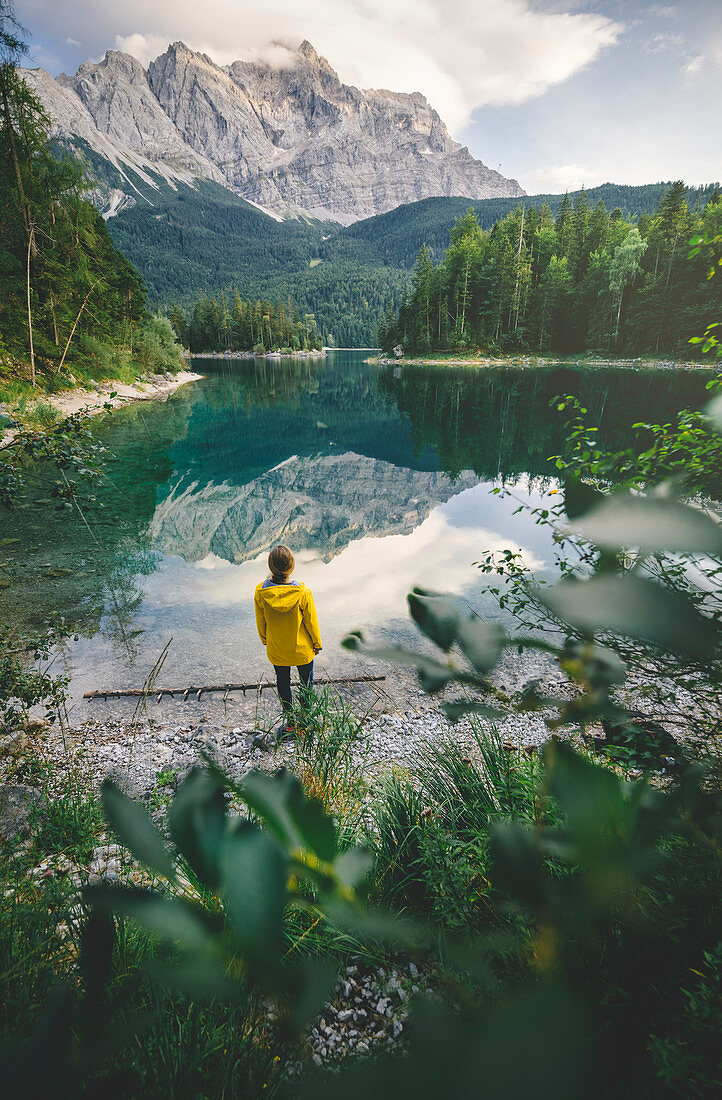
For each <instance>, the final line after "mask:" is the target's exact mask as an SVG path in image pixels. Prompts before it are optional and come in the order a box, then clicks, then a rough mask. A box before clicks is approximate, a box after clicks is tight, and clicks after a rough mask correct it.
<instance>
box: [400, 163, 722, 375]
mask: <svg viewBox="0 0 722 1100" xmlns="http://www.w3.org/2000/svg"><path fill="white" fill-rule="evenodd" d="M686 200H687V191H686V188H685V186H684V184H682V183H679V182H678V183H675V184H672V185H671V186H670V187H669V188H668V189H667V190H665V191H664V193H663V194H662V195H661V196H660V198H659V205H658V207H657V209H656V211H655V212H654V213H653V214H651V213H645V214H643V215H642V216H641V217H640V218H639V220H638V222H637V223H636V224H634V223H633V222H631V221H627V220H625V219H624V218H623V217H622V216H619V217H615V216H613V215H612V216H610V215H609V213H608V211H607V208H606V206H605V205H604V202H603V201H602V199H601V198H600V199H599V201H598V203H597V205H596V206H595V207H590V204H589V201H588V198H587V195H586V193H585V192H584V191H582V192H580V193H579V194H578V195H577V196H576V197H575V200H574V203H573V204H572V202H571V199H569V198H568V197H565V200H564V201H563V202H562V203H561V205H560V206H559V207H558V210H557V216H556V221H555V220H554V218H553V216H552V212H551V209H550V207H549V206H548V205H547V204H545V205H543V206H542V207H537V206H532V207H531V208H530V209H527V208H526V204H524V205H521V206H517V208H516V209H515V210H513V211H510V212H509V213H508V214H506V216H505V217H503V218H502V219H501V220H499V221H498V222H497V223H496V224H494V225H493V226H492V227H491V228H490V230H489V231H488V232H484V230H483V229H482V227H481V225H480V224H479V222H478V221H477V219H476V216H475V212H474V211H475V208H471V209H470V210H469V212H468V214H467V215H465V216H464V217H460V218H459V219H458V220H457V224H456V227H455V228H454V229H453V230H452V232H451V244H450V245H449V248H448V249H447V251H446V253H445V255H444V256H443V257H442V258H441V261H440V262H439V263H438V265H437V266H436V267H434V266H433V265H432V264H431V261H430V258H429V252H428V251H427V250H426V246H425V245H424V247H423V249H422V251H421V252H420V253H419V258H418V261H417V267H416V273H415V277H414V282H413V285H412V287H411V291H410V293H409V295H408V296H407V297H406V299H405V300H404V302H403V303H402V306H401V308H400V310H399V312H398V316H390V317H389V318H387V320H385V321H384V323H383V324H382V326H381V328H380V330H379V339H380V340H381V343H382V345H383V347H384V348H385V349H386V350H390V349H391V347H392V346H393V345H395V344H396V343H401V344H402V345H403V347H404V348H406V349H408V350H409V351H410V352H424V351H428V350H430V349H449V348H453V349H456V350H458V351H464V350H468V349H470V350H473V349H477V350H481V351H484V352H487V353H489V352H491V353H493V352H495V351H498V350H521V351H540V352H544V351H552V352H558V353H559V352H561V353H571V352H583V351H595V352H599V351H605V352H608V353H614V354H633V355H640V354H642V353H647V354H666V355H675V356H681V355H684V354H687V353H688V345H689V343H690V338H691V337H693V336H694V334H695V332H696V331H698V330H699V329H700V327H701V325H702V323H703V319H704V318H705V317H708V316H709V315H710V313H712V312H714V311H716V310H718V309H719V308H720V304H721V300H720V291H719V287H718V286H717V285H716V284H714V283H713V282H710V280H709V279H708V277H707V276H708V253H709V248H710V246H711V243H712V244H713V242H714V240H715V239H716V238H717V237H718V236H719V234H720V226H721V225H722V203H720V199H719V194H718V192H716V191H715V192H713V193H712V194H711V195H710V196H709V201H708V202H707V204H706V205H705V206H704V207H703V208H699V207H697V208H691V207H690V206H689V205H688V203H687V201H686ZM693 234H696V236H695V237H694V241H695V242H697V243H696V246H695V248H693V250H692V253H691V254H690V255H691V257H692V262H691V263H687V262H685V261H686V260H687V252H688V249H686V248H685V245H686V242H687V241H688V240H689V239H690V237H692V236H693ZM694 342H695V343H699V344H700V345H701V346H702V349H703V350H710V349H711V348H713V347H715V346H716V337H715V335H714V329H713V328H712V329H708V331H707V334H706V336H705V337H704V338H699V340H695V341H694Z"/></svg>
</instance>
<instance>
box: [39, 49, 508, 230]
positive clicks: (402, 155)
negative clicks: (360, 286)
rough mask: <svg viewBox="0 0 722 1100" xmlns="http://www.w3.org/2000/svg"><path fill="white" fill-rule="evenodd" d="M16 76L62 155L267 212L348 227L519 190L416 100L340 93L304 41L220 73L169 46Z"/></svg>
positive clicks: (200, 57)
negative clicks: (197, 182)
mask: <svg viewBox="0 0 722 1100" xmlns="http://www.w3.org/2000/svg"><path fill="white" fill-rule="evenodd" d="M25 73H26V76H28V77H29V79H30V82H31V84H32V85H33V86H34V88H35V90H36V91H37V93H38V95H39V96H40V98H41V100H43V102H44V104H45V106H46V109H47V110H48V113H49V114H50V115H51V117H52V118H53V119H54V120H55V124H56V136H59V137H60V138H62V139H63V140H65V141H66V142H69V143H70V144H71V145H72V142H73V139H74V138H82V139H84V140H85V141H87V142H88V143H89V144H90V145H91V146H92V147H93V148H94V149H95V150H96V152H98V153H100V154H101V155H103V156H106V157H107V158H108V159H109V160H110V161H111V162H115V163H119V164H122V163H128V164H131V165H132V164H133V163H134V162H137V158H143V160H145V161H149V162H150V163H151V164H157V165H158V166H159V168H160V166H162V167H163V169H164V170H165V173H166V176H167V177H168V173H170V178H173V176H174V175H175V176H178V173H181V176H180V177H179V178H180V182H188V181H187V180H185V179H183V178H182V174H183V173H192V174H195V175H197V176H199V177H201V178H206V179H210V180H213V181H214V182H216V183H220V184H222V185H224V186H226V187H228V188H229V189H230V190H232V191H234V192H235V193H236V194H238V195H240V196H241V197H243V198H246V199H247V200H249V201H251V202H252V203H254V204H255V205H257V206H260V207H261V208H262V209H265V210H266V211H267V212H271V213H274V214H276V215H277V216H278V215H280V216H283V215H286V214H288V213H294V214H295V213H301V214H305V215H308V216H310V217H313V218H315V219H318V220H329V221H336V222H339V223H340V224H351V223H353V222H355V221H357V220H359V219H361V218H366V217H369V216H372V215H374V214H380V213H384V212H386V211H388V210H392V209H394V208H395V207H396V206H398V205H400V204H403V203H408V202H410V201H416V200H418V199H420V198H427V197H432V196H451V195H455V196H462V197H464V198H469V199H480V198H486V197H494V196H501V195H505V196H509V197H516V196H523V194H524V191H523V189H522V188H521V187H520V185H519V184H518V182H517V181H516V180H508V179H506V178H505V177H503V176H501V175H500V174H499V173H498V172H495V171H493V170H492V169H490V168H488V167H487V166H486V165H485V164H483V162H482V161H479V160H475V159H474V157H472V155H471V153H470V152H469V150H468V149H467V148H466V147H465V146H462V145H461V144H459V143H458V142H456V141H454V139H453V138H452V137H451V136H450V134H449V132H448V130H447V128H446V126H445V125H444V122H443V120H442V119H441V118H440V116H439V115H438V113H437V112H436V111H435V110H434V109H433V107H432V106H431V105H430V104H429V103H428V101H427V99H426V97H425V96H423V95H422V94H421V93H420V92H412V93H407V92H393V91H388V90H385V89H380V90H379V89H366V90H360V89H358V88H356V87H354V86H353V85H348V84H344V83H343V82H342V81H341V80H340V78H339V76H338V74H337V73H336V72H335V70H334V69H333V68H332V67H331V65H330V64H329V63H328V61H327V60H326V59H325V58H323V57H320V56H319V54H318V53H317V52H316V50H315V49H314V47H313V46H312V45H311V43H310V42H308V41H307V40H304V42H303V43H302V44H301V46H300V47H299V49H298V50H297V51H296V52H295V54H293V55H292V63H291V64H289V65H288V66H285V67H281V68H273V67H271V66H270V65H267V64H265V63H261V62H255V61H254V62H252V61H234V62H233V63H232V64H230V65H226V66H221V65H217V64H216V63H215V62H213V61H212V59H211V58H209V57H208V56H207V55H205V54H201V53H198V52H196V51H194V50H191V49H190V48H189V47H188V46H186V45H185V44H184V43H182V42H174V43H171V44H170V45H169V46H168V48H167V49H166V50H165V52H164V53H162V54H160V55H159V56H158V57H157V58H155V59H154V60H153V61H151V62H150V63H149V65H148V66H147V68H144V67H143V66H142V65H141V63H140V62H139V61H138V60H137V58H134V57H133V56H132V55H131V54H127V53H123V52H121V51H118V50H109V51H107V53H106V54H105V57H104V58H103V59H102V60H101V61H99V62H92V61H86V62H84V63H83V64H82V65H80V66H79V68H78V70H77V72H76V73H75V74H74V75H72V76H68V75H66V74H61V76H59V77H58V78H53V77H51V76H50V74H48V73H46V72H45V71H44V70H40V69H36V70H26V71H25ZM141 167H143V164H142V162H141Z"/></svg>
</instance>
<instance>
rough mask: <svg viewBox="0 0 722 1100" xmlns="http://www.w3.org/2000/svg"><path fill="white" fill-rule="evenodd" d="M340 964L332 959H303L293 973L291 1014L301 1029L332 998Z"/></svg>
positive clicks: (296, 1025) (295, 1023)
mask: <svg viewBox="0 0 722 1100" xmlns="http://www.w3.org/2000/svg"><path fill="white" fill-rule="evenodd" d="M337 977H338V966H337V965H336V964H335V963H334V962H333V961H332V960H331V959H317V958H313V959H301V961H300V962H299V963H298V964H297V965H296V966H295V967H294V969H293V972H292V974H291V984H292V990H293V996H292V997H291V998H290V1005H289V1007H290V1014H291V1019H292V1020H293V1023H294V1025H295V1027H296V1028H297V1029H298V1030H299V1031H300V1030H301V1029H302V1028H304V1027H307V1026H308V1025H309V1024H310V1023H311V1022H312V1021H313V1019H314V1018H315V1017H316V1016H318V1014H319V1013H320V1012H321V1010H322V1009H323V1007H324V1005H325V1004H326V1003H327V1002H328V1001H330V1000H331V996H332V994H333V988H334V985H335V984H336V979H337Z"/></svg>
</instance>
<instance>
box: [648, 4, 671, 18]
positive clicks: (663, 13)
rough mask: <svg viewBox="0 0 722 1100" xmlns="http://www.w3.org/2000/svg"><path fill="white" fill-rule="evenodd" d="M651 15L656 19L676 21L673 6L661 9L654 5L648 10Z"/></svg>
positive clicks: (660, 6)
mask: <svg viewBox="0 0 722 1100" xmlns="http://www.w3.org/2000/svg"><path fill="white" fill-rule="evenodd" d="M649 10H650V12H651V13H652V15H656V16H657V18H658V19H676V18H677V9H676V8H675V7H674V6H673V5H671V4H670V5H668V6H667V7H663V6H662V5H660V4H654V5H653V6H652V7H651V8H650V9H649Z"/></svg>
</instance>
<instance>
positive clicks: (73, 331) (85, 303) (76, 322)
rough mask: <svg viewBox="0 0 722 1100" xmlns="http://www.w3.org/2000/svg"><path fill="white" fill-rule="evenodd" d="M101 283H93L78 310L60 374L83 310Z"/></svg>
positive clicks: (61, 361) (97, 281)
mask: <svg viewBox="0 0 722 1100" xmlns="http://www.w3.org/2000/svg"><path fill="white" fill-rule="evenodd" d="M99 282H100V279H96V280H95V282H94V283H93V285H92V286H91V288H90V290H89V291H88V293H87V294H86V295H85V297H84V298H83V304H82V305H81V307H80V309H79V310H78V316H77V317H76V318H75V324H74V325H73V327H72V328H71V330H70V336H69V337H68V342H67V344H66V345H65V351H64V352H63V357H62V359H61V360H60V364H59V366H58V374H60V372H61V370H62V369H63V363H64V362H65V356H66V355H67V354H68V348H69V347H70V341H71V340H72V339H73V336H74V335H75V330H76V328H77V327H78V321H79V320H80V315H81V313H82V312H83V310H84V309H85V307H86V305H87V302H88V298H89V297H90V295H91V294H92V293H93V291H94V290H95V288H96V286H97V285H98V283H99Z"/></svg>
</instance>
